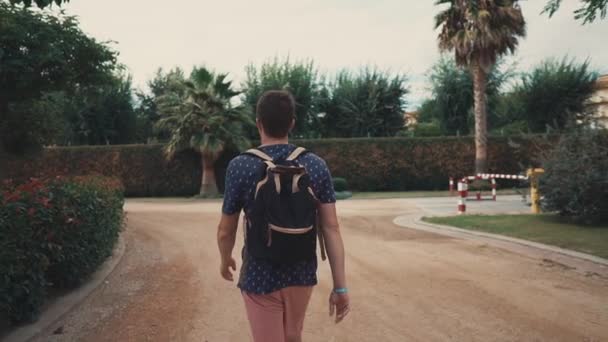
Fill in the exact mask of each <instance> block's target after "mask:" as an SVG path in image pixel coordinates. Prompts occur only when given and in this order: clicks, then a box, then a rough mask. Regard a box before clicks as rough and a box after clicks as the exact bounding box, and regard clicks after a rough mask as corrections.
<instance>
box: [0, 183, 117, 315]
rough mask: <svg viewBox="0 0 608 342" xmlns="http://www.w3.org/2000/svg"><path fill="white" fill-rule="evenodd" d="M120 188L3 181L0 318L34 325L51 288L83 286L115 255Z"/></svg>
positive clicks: (0, 196) (87, 184) (105, 184)
mask: <svg viewBox="0 0 608 342" xmlns="http://www.w3.org/2000/svg"><path fill="white" fill-rule="evenodd" d="M122 192H123V191H122V187H121V185H120V183H119V182H118V181H116V180H112V179H108V178H105V177H74V178H70V179H64V178H55V179H51V180H46V181H40V180H37V179H32V180H30V181H28V182H26V183H23V184H21V185H13V184H12V183H10V182H4V183H3V185H2V191H0V204H1V205H0V273H1V274H2V277H0V317H2V316H6V317H8V318H9V319H10V320H11V321H12V322H24V321H32V320H34V319H35V318H36V317H37V315H38V311H39V308H40V306H41V305H42V304H43V303H44V301H45V299H46V293H47V289H48V288H50V287H53V288H60V289H61V288H71V287H74V286H76V285H79V284H80V283H81V282H82V281H83V280H84V279H86V278H87V277H88V276H90V275H91V274H92V273H93V272H94V271H95V269H96V268H97V267H98V266H99V265H100V264H101V263H102V262H103V261H104V260H105V259H106V258H107V257H108V256H109V255H110V254H111V252H112V249H113V246H114V244H115V242H116V239H117V237H118V233H119V230H120V228H121V225H122V215H123V211H122V206H123V195H122Z"/></svg>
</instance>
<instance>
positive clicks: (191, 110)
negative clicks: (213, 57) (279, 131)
mask: <svg viewBox="0 0 608 342" xmlns="http://www.w3.org/2000/svg"><path fill="white" fill-rule="evenodd" d="M227 76H228V75H227V74H217V75H214V74H213V73H212V72H210V71H209V70H207V69H205V68H204V67H202V68H194V70H193V71H192V74H191V75H190V78H189V79H188V80H187V81H185V82H183V83H181V85H182V87H177V91H171V92H168V93H166V94H165V95H163V96H162V98H161V99H160V101H159V102H160V105H159V111H160V113H161V116H162V118H161V119H160V120H159V121H158V123H157V125H158V127H161V128H165V129H167V130H169V131H170V132H171V134H172V135H171V138H170V140H169V142H168V144H167V151H168V153H169V154H174V153H175V152H177V151H181V150H184V149H188V148H193V149H195V150H196V151H199V152H201V154H202V155H205V154H210V155H214V156H217V155H219V154H221V152H223V151H224V150H225V149H230V148H233V149H234V148H237V149H242V148H244V147H246V146H249V140H247V138H246V137H245V134H244V130H243V129H244V125H245V124H251V125H252V124H253V123H252V121H251V120H250V117H249V116H248V112H247V110H246V108H245V106H242V105H236V106H235V105H233V104H232V103H231V100H232V99H233V98H234V97H235V96H238V95H240V93H239V92H237V91H235V90H233V89H232V82H231V81H227V80H226V78H227Z"/></svg>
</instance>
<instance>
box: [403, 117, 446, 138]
mask: <svg viewBox="0 0 608 342" xmlns="http://www.w3.org/2000/svg"><path fill="white" fill-rule="evenodd" d="M441 135H442V132H441V127H439V124H438V123H437V122H436V121H433V122H420V123H417V124H416V126H414V129H413V130H412V131H411V132H410V136H412V137H420V138H422V137H438V136H441Z"/></svg>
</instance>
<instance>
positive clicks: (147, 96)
mask: <svg viewBox="0 0 608 342" xmlns="http://www.w3.org/2000/svg"><path fill="white" fill-rule="evenodd" d="M185 81H186V76H185V75H184V71H183V70H182V69H181V68H179V67H176V68H173V69H170V70H169V71H166V72H165V71H164V70H163V69H162V68H159V69H158V70H157V71H156V74H155V76H154V78H153V79H152V80H150V81H148V84H147V86H148V91H147V92H143V91H137V92H136V93H135V96H136V97H137V100H138V104H137V106H136V108H135V113H136V117H137V119H136V120H137V141H138V142H140V143H147V142H152V141H167V140H168V139H169V137H170V136H171V134H170V132H168V131H167V130H163V129H161V128H159V127H157V125H156V124H157V122H158V120H160V117H161V114H160V113H159V111H158V105H159V100H160V99H162V97H163V96H164V95H165V94H168V93H178V94H179V93H182V92H183V90H184V87H183V86H182V84H183V83H184V82H185Z"/></svg>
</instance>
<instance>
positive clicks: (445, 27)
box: [435, 0, 526, 173]
mask: <svg viewBox="0 0 608 342" xmlns="http://www.w3.org/2000/svg"><path fill="white" fill-rule="evenodd" d="M435 4H436V5H445V4H448V5H449V7H448V8H446V9H443V10H442V11H441V12H439V14H437V16H436V17H435V28H436V29H438V28H440V33H439V37H438V40H439V49H440V50H442V51H453V52H454V55H455V57H456V63H457V64H458V65H459V66H461V67H467V68H468V69H469V70H470V72H471V73H472V76H473V93H474V99H475V172H476V173H481V172H486V171H487V159H488V158H487V155H488V150H487V141H488V139H487V134H488V128H487V109H486V83H487V76H488V72H489V71H490V69H491V68H492V66H493V65H494V64H495V63H496V60H497V59H498V58H499V57H500V56H502V55H505V54H507V53H509V52H510V53H514V52H515V49H516V47H517V45H518V43H519V38H521V37H524V36H525V35H526V23H525V20H524V17H523V14H522V12H521V7H520V6H519V3H518V1H517V0H437V1H436V2H435Z"/></svg>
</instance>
